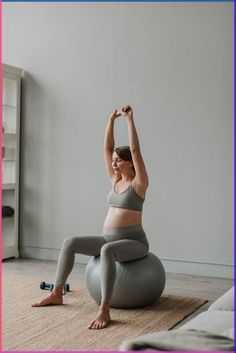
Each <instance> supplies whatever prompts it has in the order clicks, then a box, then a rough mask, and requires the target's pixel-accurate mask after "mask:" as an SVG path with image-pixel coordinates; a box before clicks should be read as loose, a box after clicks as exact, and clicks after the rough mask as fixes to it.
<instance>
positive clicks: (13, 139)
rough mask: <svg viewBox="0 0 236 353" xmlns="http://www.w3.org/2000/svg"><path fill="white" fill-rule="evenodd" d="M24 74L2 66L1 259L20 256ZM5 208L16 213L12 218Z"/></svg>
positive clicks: (15, 69)
mask: <svg viewBox="0 0 236 353" xmlns="http://www.w3.org/2000/svg"><path fill="white" fill-rule="evenodd" d="M21 73H22V70H21V69H18V68H16V67H13V66H10V65H5V64H2V259H7V258H10V257H18V256H19V251H18V236H19V234H18V233H19V218H18V215H19V193H18V190H19V167H20V163H19V157H20V155H19V148H20V112H21V110H20V101H21ZM4 205H5V207H6V206H9V207H11V208H12V209H13V210H14V212H13V215H12V211H13V210H11V209H8V208H4ZM3 215H4V216H6V215H10V217H3Z"/></svg>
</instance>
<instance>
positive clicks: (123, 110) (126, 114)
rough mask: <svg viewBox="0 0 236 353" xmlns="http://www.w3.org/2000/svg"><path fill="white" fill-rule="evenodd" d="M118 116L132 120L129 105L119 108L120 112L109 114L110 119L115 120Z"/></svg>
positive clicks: (131, 111)
mask: <svg viewBox="0 0 236 353" xmlns="http://www.w3.org/2000/svg"><path fill="white" fill-rule="evenodd" d="M120 116H124V117H127V118H132V117H133V110H132V108H131V106H130V105H125V106H123V107H122V108H121V110H117V109H116V110H115V111H114V112H113V113H112V114H111V116H110V117H111V118H113V119H116V118H119V117H120Z"/></svg>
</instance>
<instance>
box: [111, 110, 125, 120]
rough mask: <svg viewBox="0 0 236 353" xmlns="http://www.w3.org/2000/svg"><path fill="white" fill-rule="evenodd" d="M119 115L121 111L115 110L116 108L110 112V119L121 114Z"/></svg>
mask: <svg viewBox="0 0 236 353" xmlns="http://www.w3.org/2000/svg"><path fill="white" fill-rule="evenodd" d="M121 115H122V114H121V112H119V111H117V109H116V110H115V111H114V112H113V113H111V115H110V119H113V120H115V119H117V118H119V116H121Z"/></svg>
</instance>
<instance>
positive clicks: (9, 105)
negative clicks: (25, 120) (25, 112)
mask: <svg viewBox="0 0 236 353" xmlns="http://www.w3.org/2000/svg"><path fill="white" fill-rule="evenodd" d="M2 107H3V108H14V109H16V108H17V107H16V106H15V105H11V104H2Z"/></svg>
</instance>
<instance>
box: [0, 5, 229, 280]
mask: <svg viewBox="0 0 236 353" xmlns="http://www.w3.org/2000/svg"><path fill="white" fill-rule="evenodd" d="M2 6H3V62H5V63H7V64H12V65H15V66H18V67H22V68H23V69H24V70H25V73H24V77H23V98H22V134H21V137H22V140H21V213H20V223H21V224H20V246H21V247H20V251H21V255H22V256H28V257H35V258H42V259H57V257H58V254H59V249H60V247H61V244H62V241H63V239H64V238H65V237H67V236H78V235H85V234H87V235H90V234H101V233H102V226H103V220H104V218H105V215H106V212H107V205H106V194H107V193H108V191H109V189H110V183H109V181H108V178H107V176H106V173H105V165H104V161H103V136H104V130H105V127H106V123H107V119H108V116H109V114H110V112H111V111H112V110H113V109H115V108H119V107H120V106H121V105H123V104H127V103H128V104H131V105H132V106H133V108H134V111H135V121H136V125H137V129H138V132H139V137H140V143H141V147H142V151H143V156H144V159H145V161H146V165H147V169H148V172H149V176H150V188H149V190H148V194H147V201H146V204H145V208H144V219H143V221H144V222H143V223H144V228H145V230H146V233H147V236H148V238H149V241H150V245H151V250H152V252H154V253H155V254H157V255H158V256H159V257H160V258H161V259H163V262H164V265H165V267H166V270H167V271H172V272H184V273H193V274H205V275H212V276H219V277H222V276H225V277H231V276H232V275H233V3H148V4H144V3H3V4H2ZM116 136H117V145H120V144H127V143H128V139H127V137H128V135H127V127H126V123H125V121H124V120H120V121H118V122H117V127H116ZM78 261H85V257H79V258H78Z"/></svg>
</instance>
